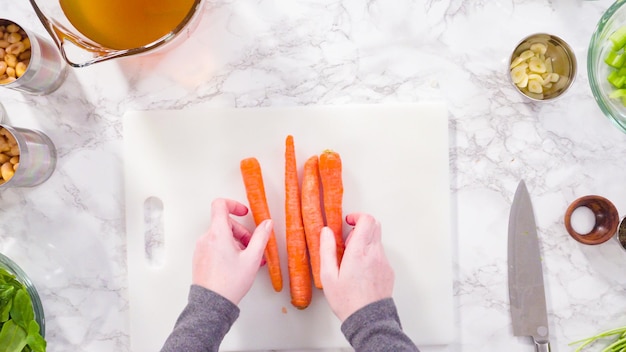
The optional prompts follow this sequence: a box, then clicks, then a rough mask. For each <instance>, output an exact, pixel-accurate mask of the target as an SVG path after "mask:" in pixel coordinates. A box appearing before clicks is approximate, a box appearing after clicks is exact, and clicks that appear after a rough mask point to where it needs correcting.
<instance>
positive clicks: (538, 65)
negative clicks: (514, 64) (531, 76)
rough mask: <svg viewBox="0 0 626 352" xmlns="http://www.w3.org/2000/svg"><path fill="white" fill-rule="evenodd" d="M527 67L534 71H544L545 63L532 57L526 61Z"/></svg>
mask: <svg viewBox="0 0 626 352" xmlns="http://www.w3.org/2000/svg"><path fill="white" fill-rule="evenodd" d="M528 69H529V70H530V71H531V72H534V73H544V72H546V64H545V63H544V62H543V61H542V60H540V59H538V58H536V57H533V58H531V59H530V61H528Z"/></svg>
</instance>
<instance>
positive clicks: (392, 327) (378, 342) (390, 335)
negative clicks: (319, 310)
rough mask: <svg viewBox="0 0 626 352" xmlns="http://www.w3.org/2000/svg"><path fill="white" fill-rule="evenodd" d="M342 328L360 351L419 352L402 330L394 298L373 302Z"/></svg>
mask: <svg viewBox="0 0 626 352" xmlns="http://www.w3.org/2000/svg"><path fill="white" fill-rule="evenodd" d="M341 331H342V332H343V334H344V335H345V337H346V339H348V342H350V345H352V347H353V348H354V349H355V351H357V352H369V351H376V352H385V351H389V352H400V351H402V352H404V351H413V352H419V349H418V348H417V346H415V344H414V343H413V342H412V341H411V339H410V338H409V337H408V336H407V335H406V334H405V333H404V332H403V331H402V326H401V325H400V318H399V317H398V311H397V310H396V305H395V303H394V302H393V299H392V298H386V299H382V300H380V301H377V302H374V303H370V304H368V305H366V306H365V307H363V308H361V309H359V310H357V311H356V312H354V313H353V314H352V315H351V316H349V317H348V318H347V319H346V320H345V321H344V322H343V324H341Z"/></svg>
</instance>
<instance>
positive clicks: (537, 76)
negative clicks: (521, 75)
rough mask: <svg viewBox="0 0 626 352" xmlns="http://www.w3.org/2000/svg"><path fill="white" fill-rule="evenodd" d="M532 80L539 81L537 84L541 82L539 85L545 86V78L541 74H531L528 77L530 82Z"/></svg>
mask: <svg viewBox="0 0 626 352" xmlns="http://www.w3.org/2000/svg"><path fill="white" fill-rule="evenodd" d="M531 80H532V81H537V82H539V84H541V85H542V86H543V83H544V80H543V77H541V75H540V74H538V73H531V74H529V75H528V81H529V82H530V81H531Z"/></svg>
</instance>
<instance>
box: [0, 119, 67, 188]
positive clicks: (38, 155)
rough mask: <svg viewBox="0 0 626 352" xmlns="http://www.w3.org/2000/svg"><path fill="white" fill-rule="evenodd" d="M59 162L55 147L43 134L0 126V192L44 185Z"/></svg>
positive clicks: (4, 125) (31, 130)
mask: <svg viewBox="0 0 626 352" xmlns="http://www.w3.org/2000/svg"><path fill="white" fill-rule="evenodd" d="M56 160H57V156H56V149H55V147H54V144H53V143H52V141H51V140H50V138H49V137H48V136H47V135H45V134H44V133H43V132H40V131H37V130H33V129H27V128H21V127H12V126H8V125H6V124H0V189H2V188H5V187H32V186H36V185H38V184H41V183H42V182H44V181H46V180H47V179H48V178H49V177H50V176H51V175H52V172H53V171H54V168H55V167H56Z"/></svg>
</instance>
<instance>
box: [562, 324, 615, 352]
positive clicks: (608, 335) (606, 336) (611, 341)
mask: <svg viewBox="0 0 626 352" xmlns="http://www.w3.org/2000/svg"><path fill="white" fill-rule="evenodd" d="M600 340H606V343H607V345H606V346H605V347H604V348H603V349H602V350H600V351H601V352H621V351H626V326H623V327H621V328H617V329H612V330H607V331H603V332H601V333H599V334H597V335H594V336H591V337H588V338H586V339H583V340H579V341H574V342H572V343H570V346H572V345H578V344H580V346H578V348H576V350H575V352H580V351H582V350H583V349H584V348H585V347H587V346H590V345H592V344H594V343H595V342H597V341H600Z"/></svg>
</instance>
